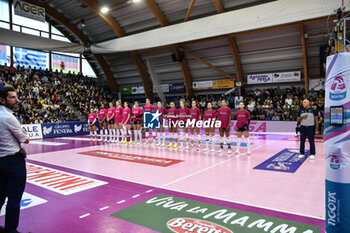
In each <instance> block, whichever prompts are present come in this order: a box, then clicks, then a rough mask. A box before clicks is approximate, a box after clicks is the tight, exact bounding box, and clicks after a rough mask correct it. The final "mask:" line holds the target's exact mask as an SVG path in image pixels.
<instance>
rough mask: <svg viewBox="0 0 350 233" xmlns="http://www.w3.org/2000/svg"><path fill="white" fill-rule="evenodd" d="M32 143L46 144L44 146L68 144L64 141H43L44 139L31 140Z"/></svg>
mask: <svg viewBox="0 0 350 233" xmlns="http://www.w3.org/2000/svg"><path fill="white" fill-rule="evenodd" d="M30 144H36V145H44V146H63V145H67V144H68V143H64V142H43V141H35V140H32V141H30Z"/></svg>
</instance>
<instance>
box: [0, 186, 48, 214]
mask: <svg viewBox="0 0 350 233" xmlns="http://www.w3.org/2000/svg"><path fill="white" fill-rule="evenodd" d="M46 202H47V200H44V199H42V198H40V197H36V196H34V195H32V194H29V193H26V192H25V193H23V196H22V200H21V210H23V209H27V208H30V207H33V206H37V205H41V204H44V203H46ZM6 205H7V199H6V200H5V205H4V206H3V207H2V209H1V212H0V216H3V215H5V211H6Z"/></svg>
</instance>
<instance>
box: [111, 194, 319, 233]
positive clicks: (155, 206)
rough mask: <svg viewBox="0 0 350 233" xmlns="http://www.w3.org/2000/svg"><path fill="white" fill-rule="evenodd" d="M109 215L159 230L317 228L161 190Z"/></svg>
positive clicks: (293, 231) (233, 232)
mask: <svg viewBox="0 0 350 233" xmlns="http://www.w3.org/2000/svg"><path fill="white" fill-rule="evenodd" d="M260 213H261V212H260ZM112 216H114V217H116V218H120V219H123V220H126V221H128V222H132V223H134V224H138V225H141V226H144V227H147V228H150V229H153V230H155V231H157V232H162V233H174V232H176V233H187V232H188V233H189V232H195V233H203V232H207V233H240V232H250V233H262V232H271V233H287V232H288V233H320V232H321V227H320V226H315V225H312V224H306V223H301V222H294V221H290V220H287V219H283V218H286V217H283V216H280V217H279V218H276V217H270V216H267V215H262V214H258V213H252V212H248V211H242V210H238V209H233V208H228V207H222V206H218V205H213V204H208V203H205V202H199V201H194V200H190V199H185V198H179V197H175V196H170V195H165V194H159V195H157V196H154V197H152V198H150V199H148V200H145V201H143V202H140V203H137V204H135V205H132V206H130V207H128V208H125V209H123V210H120V211H118V212H116V213H114V214H112ZM155 220H156V221H155ZM322 224H323V223H322Z"/></svg>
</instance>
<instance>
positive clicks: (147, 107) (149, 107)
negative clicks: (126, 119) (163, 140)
mask: <svg viewBox="0 0 350 233" xmlns="http://www.w3.org/2000/svg"><path fill="white" fill-rule="evenodd" d="M143 111H144V112H155V111H156V108H155V107H154V106H153V104H151V101H150V100H149V99H146V105H145V106H143ZM145 130H146V132H145V136H146V140H145V145H148V140H149V131H151V133H152V136H153V143H152V145H153V146H154V145H155V144H156V132H155V131H153V132H152V129H145Z"/></svg>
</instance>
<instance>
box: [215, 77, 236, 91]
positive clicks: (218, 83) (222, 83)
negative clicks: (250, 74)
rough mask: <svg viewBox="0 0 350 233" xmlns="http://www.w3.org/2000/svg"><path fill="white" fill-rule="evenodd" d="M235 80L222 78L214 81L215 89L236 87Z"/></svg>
mask: <svg viewBox="0 0 350 233" xmlns="http://www.w3.org/2000/svg"><path fill="white" fill-rule="evenodd" d="M234 86H235V82H234V81H233V80H231V79H220V80H214V81H213V89H229V88H234Z"/></svg>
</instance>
